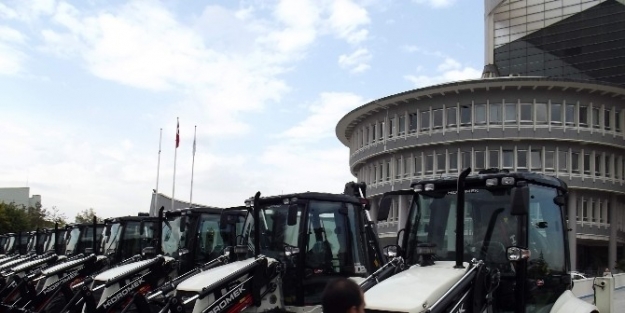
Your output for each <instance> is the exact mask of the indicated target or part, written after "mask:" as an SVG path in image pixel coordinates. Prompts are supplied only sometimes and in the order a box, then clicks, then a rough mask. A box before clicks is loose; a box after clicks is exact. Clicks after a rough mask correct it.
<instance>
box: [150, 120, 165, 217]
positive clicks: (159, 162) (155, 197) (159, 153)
mask: <svg viewBox="0 0 625 313" xmlns="http://www.w3.org/2000/svg"><path fill="white" fill-rule="evenodd" d="M162 142H163V128H161V134H160V136H159V139H158V164H157V165H156V189H155V191H154V211H152V212H156V210H157V209H156V208H158V177H159V172H160V170H161V144H162Z"/></svg>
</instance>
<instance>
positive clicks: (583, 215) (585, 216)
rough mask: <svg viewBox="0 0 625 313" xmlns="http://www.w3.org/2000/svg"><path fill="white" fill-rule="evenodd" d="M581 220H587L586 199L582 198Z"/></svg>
mask: <svg viewBox="0 0 625 313" xmlns="http://www.w3.org/2000/svg"><path fill="white" fill-rule="evenodd" d="M582 221H584V222H588V200H586V199H583V200H582Z"/></svg>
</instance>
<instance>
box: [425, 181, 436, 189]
mask: <svg viewBox="0 0 625 313" xmlns="http://www.w3.org/2000/svg"><path fill="white" fill-rule="evenodd" d="M432 190H434V184H432V183H430V184H425V191H432Z"/></svg>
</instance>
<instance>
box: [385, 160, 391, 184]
mask: <svg viewBox="0 0 625 313" xmlns="http://www.w3.org/2000/svg"><path fill="white" fill-rule="evenodd" d="M390 180H391V160H388V161H386V181H390Z"/></svg>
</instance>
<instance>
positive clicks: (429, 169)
mask: <svg viewBox="0 0 625 313" xmlns="http://www.w3.org/2000/svg"><path fill="white" fill-rule="evenodd" d="M433 171H434V155H432V154H428V155H426V156H425V174H426V175H429V174H432V173H433Z"/></svg>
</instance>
